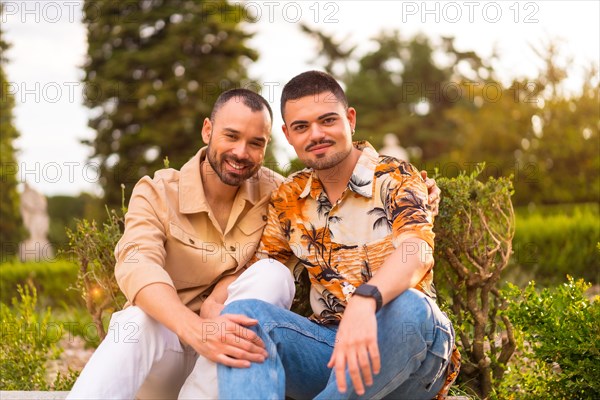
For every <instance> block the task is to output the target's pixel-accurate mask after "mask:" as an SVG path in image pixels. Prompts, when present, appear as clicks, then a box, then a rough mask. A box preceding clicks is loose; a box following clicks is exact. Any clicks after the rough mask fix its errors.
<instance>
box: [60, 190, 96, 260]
mask: <svg viewBox="0 0 600 400" xmlns="http://www.w3.org/2000/svg"><path fill="white" fill-rule="evenodd" d="M101 209H102V208H101V203H100V201H99V199H98V198H97V197H94V196H92V195H90V194H88V193H82V194H80V195H78V196H76V197H73V196H51V197H48V216H49V217H50V227H49V231H48V240H49V241H50V243H52V245H53V246H54V248H56V249H59V250H64V249H65V248H66V247H67V245H68V243H69V239H68V238H67V234H66V228H69V229H75V219H77V218H79V219H81V218H86V219H88V220H92V219H95V220H99V219H101V218H104V215H103V213H102V212H99V210H101Z"/></svg>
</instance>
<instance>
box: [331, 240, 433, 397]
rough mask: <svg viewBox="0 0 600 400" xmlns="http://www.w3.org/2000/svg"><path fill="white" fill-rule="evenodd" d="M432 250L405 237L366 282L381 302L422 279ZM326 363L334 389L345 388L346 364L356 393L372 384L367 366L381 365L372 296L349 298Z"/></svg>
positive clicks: (428, 264)
mask: <svg viewBox="0 0 600 400" xmlns="http://www.w3.org/2000/svg"><path fill="white" fill-rule="evenodd" d="M432 253H433V252H432V250H431V247H430V246H429V245H428V244H427V243H426V242H425V241H423V240H421V239H418V238H408V239H406V240H404V241H402V242H401V243H400V246H398V248H397V249H396V250H395V251H394V252H393V253H392V254H391V255H390V256H389V257H388V258H387V259H386V261H385V262H384V263H383V265H382V266H381V267H380V269H379V270H378V271H377V273H376V274H375V275H374V276H373V278H371V279H370V280H369V282H368V283H369V285H374V286H376V287H377V288H378V289H379V291H380V292H381V296H382V298H383V304H384V305H385V304H387V303H389V302H390V301H391V300H393V299H395V298H396V297H398V296H399V295H400V294H402V293H403V292H404V291H405V290H407V289H409V288H411V287H414V286H415V285H417V284H418V283H419V282H420V281H421V279H423V277H424V276H425V274H426V273H427V271H428V270H429V269H430V268H431V267H432V266H433V256H432ZM327 366H328V367H329V368H334V370H335V375H336V379H337V384H338V390H339V391H340V392H342V393H344V392H345V391H346V388H347V386H346V374H345V370H346V367H347V368H348V371H349V373H350V378H351V379H352V382H353V384H354V388H355V389H356V393H357V394H358V395H362V394H364V392H365V389H364V384H366V385H367V386H371V385H372V384H373V376H372V373H371V370H372V372H373V373H375V374H378V373H379V370H380V367H381V364H380V356H379V347H378V345H377V320H376V319H375V300H374V299H371V298H367V297H360V296H352V297H351V298H350V300H349V301H348V305H347V307H346V310H345V311H344V316H343V317H342V321H341V322H340V326H339V329H338V333H337V336H336V345H335V348H334V351H333V354H332V355H331V359H330V360H329V364H328V365H327ZM361 374H362V378H361ZM363 379H364V384H363Z"/></svg>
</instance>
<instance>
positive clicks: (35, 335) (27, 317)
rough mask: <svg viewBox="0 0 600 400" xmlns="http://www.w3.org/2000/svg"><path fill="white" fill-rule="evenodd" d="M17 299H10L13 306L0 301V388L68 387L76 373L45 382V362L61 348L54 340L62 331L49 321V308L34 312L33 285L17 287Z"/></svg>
mask: <svg viewBox="0 0 600 400" xmlns="http://www.w3.org/2000/svg"><path fill="white" fill-rule="evenodd" d="M17 291H18V294H19V297H20V299H17V298H13V299H12V308H11V307H9V306H8V305H6V304H5V303H4V302H2V303H0V322H1V324H0V326H1V329H2V340H1V341H0V389H2V390H49V389H51V388H52V389H55V390H68V389H70V387H71V385H72V383H73V382H74V379H75V377H76V375H75V374H74V373H71V374H70V375H69V376H67V377H64V376H62V375H60V374H59V375H58V376H57V378H56V380H55V381H54V383H53V384H52V385H50V384H49V383H48V382H47V381H46V362H47V361H49V360H52V359H56V358H58V356H59V354H60V352H61V351H62V350H61V349H60V348H58V347H57V345H56V342H57V341H58V340H59V339H60V336H61V333H62V330H61V329H60V327H58V326H57V325H55V324H52V323H50V309H48V310H46V311H45V312H42V313H38V312H37V311H36V305H37V292H36V290H35V288H34V287H32V288H29V287H27V286H25V287H22V286H19V288H18V289H17Z"/></svg>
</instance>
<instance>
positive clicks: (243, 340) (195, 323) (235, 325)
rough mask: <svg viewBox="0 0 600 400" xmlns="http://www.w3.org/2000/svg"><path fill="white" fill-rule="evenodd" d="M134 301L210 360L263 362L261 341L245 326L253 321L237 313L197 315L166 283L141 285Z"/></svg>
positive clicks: (237, 365)
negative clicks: (212, 316) (213, 315)
mask: <svg viewBox="0 0 600 400" xmlns="http://www.w3.org/2000/svg"><path fill="white" fill-rule="evenodd" d="M157 299H160V300H157ZM135 304H136V305H137V306H138V307H140V308H141V309H142V310H144V312H146V313H147V314H148V315H150V316H151V317H152V318H154V319H155V320H157V321H158V322H160V323H161V324H163V325H164V326H166V327H167V328H168V329H170V330H171V331H173V332H175V334H176V335H177V336H178V337H179V339H180V340H181V341H183V342H185V343H187V344H189V345H190V346H192V348H193V349H194V350H196V352H198V354H202V355H203V356H205V357H206V358H208V359H209V360H211V361H214V362H218V363H221V364H223V365H227V366H229V367H234V368H248V367H250V363H251V362H263V361H264V360H265V358H266V357H267V356H268V354H267V351H266V350H265V344H264V343H263V341H262V340H261V339H260V338H259V337H258V336H257V335H256V333H254V332H253V331H252V330H250V329H247V328H246V327H248V326H253V325H256V324H257V323H258V321H257V320H255V319H252V318H248V317H246V316H244V315H237V314H226V315H221V316H217V317H214V318H201V317H200V316H199V315H198V314H197V313H196V312H194V311H192V310H190V309H189V308H187V307H186V306H185V305H184V304H183V303H182V302H181V300H180V299H179V297H178V296H177V292H176V291H175V288H173V287H172V286H170V285H167V284H164V283H158V282H157V283H152V284H150V285H147V286H145V287H144V288H142V289H141V290H140V291H139V292H138V294H137V296H136V297H135Z"/></svg>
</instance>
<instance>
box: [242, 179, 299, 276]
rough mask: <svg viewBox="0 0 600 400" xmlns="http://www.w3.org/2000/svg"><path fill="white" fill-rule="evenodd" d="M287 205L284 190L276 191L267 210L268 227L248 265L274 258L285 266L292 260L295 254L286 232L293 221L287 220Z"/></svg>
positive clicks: (281, 188)
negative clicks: (286, 228)
mask: <svg viewBox="0 0 600 400" xmlns="http://www.w3.org/2000/svg"><path fill="white" fill-rule="evenodd" d="M286 205H289V203H288V201H287V199H286V196H285V194H284V188H283V187H280V188H279V189H276V190H274V191H273V193H272V194H271V201H270V202H269V207H268V209H267V225H266V226H265V230H264V231H263V234H262V237H261V239H260V244H259V245H258V249H257V250H256V254H255V255H254V257H253V258H252V260H251V261H250V262H249V263H248V265H250V264H253V263H255V262H256V261H259V260H263V259H265V258H272V259H275V260H277V261H279V262H281V263H283V264H286V263H288V261H289V260H290V257H291V256H292V255H293V253H292V249H291V248H290V243H289V236H288V237H286V234H285V231H284V229H285V226H286V224H287V227H288V228H290V226H291V225H290V224H291V221H290V220H289V219H288V218H286V213H285V208H286ZM282 225H283V226H282Z"/></svg>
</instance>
